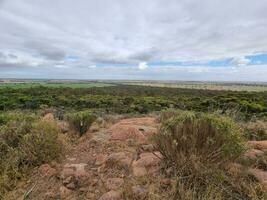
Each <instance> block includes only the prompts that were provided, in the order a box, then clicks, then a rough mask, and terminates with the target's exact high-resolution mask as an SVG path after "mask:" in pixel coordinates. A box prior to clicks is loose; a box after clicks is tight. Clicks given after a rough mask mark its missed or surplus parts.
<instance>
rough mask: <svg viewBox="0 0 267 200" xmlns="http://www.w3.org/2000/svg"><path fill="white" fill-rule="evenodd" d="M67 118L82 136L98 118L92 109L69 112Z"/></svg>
mask: <svg viewBox="0 0 267 200" xmlns="http://www.w3.org/2000/svg"><path fill="white" fill-rule="evenodd" d="M65 118H66V120H67V121H68V122H69V124H70V127H71V128H72V129H73V130H75V131H77V132H79V134H80V136H82V135H83V134H84V133H86V131H87V130H88V129H89V128H90V126H91V124H92V123H93V122H94V121H95V120H96V115H95V114H93V113H92V112H90V111H80V112H74V113H70V114H67V115H66V116H65Z"/></svg>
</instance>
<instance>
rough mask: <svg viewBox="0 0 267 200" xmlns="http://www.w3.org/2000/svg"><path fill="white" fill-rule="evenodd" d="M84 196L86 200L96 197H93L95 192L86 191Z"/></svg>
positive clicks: (92, 199) (93, 199)
mask: <svg viewBox="0 0 267 200" xmlns="http://www.w3.org/2000/svg"><path fill="white" fill-rule="evenodd" d="M86 198H87V199H88V200H95V199H96V198H95V194H94V193H92V192H87V193H86Z"/></svg>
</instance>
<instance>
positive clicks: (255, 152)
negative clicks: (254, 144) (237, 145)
mask: <svg viewBox="0 0 267 200" xmlns="http://www.w3.org/2000/svg"><path fill="white" fill-rule="evenodd" d="M263 155H264V152H263V151H261V150H258V149H250V150H249V151H247V152H246V153H245V154H244V156H243V157H244V158H248V159H256V158H257V157H259V156H263Z"/></svg>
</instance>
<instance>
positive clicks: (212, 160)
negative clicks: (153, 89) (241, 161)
mask: <svg viewBox="0 0 267 200" xmlns="http://www.w3.org/2000/svg"><path fill="white" fill-rule="evenodd" d="M171 115H172V116H171ZM165 116H166V113H165ZM240 130H241V129H240V127H239V126H238V125H237V124H236V123H235V122H234V121H233V120H232V119H231V118H228V117H224V116H220V115H216V114H204V113H195V112H181V111H180V112H177V113H174V112H172V113H170V114H169V116H168V119H166V120H163V124H162V127H161V130H160V133H159V134H158V135H155V136H154V141H155V146H156V148H157V149H158V150H159V151H160V152H161V154H162V155H163V157H164V159H165V161H166V162H165V163H166V165H167V166H166V167H167V168H170V167H171V168H173V169H174V170H173V174H172V176H175V177H176V181H177V182H176V185H177V187H176V188H174V199H188V200H189V199H190V200H191V199H261V198H263V197H262V195H263V190H256V188H257V185H258V184H257V183H254V182H253V181H251V180H250V179H249V177H248V176H247V175H242V174H241V173H240V174H231V173H230V172H229V170H227V168H228V167H229V166H230V165H231V163H232V162H233V161H235V160H236V158H238V157H239V156H240V155H241V153H242V152H244V151H245V150H246V146H245V143H244V138H243V133H242V132H241V131H240Z"/></svg>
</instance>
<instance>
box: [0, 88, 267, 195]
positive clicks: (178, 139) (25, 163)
mask: <svg viewBox="0 0 267 200" xmlns="http://www.w3.org/2000/svg"><path fill="white" fill-rule="evenodd" d="M68 84H70V85H69V86H68ZM80 84H82V85H80ZM93 84H94V83H88V84H87V83H75V84H74V83H66V84H65V83H64V84H62V83H60V84H56V85H53V84H50V83H45V84H43V83H27V84H26V83H25V85H19V86H18V85H12V86H10V87H6V86H3V85H2V84H0V157H1V160H0V199H1V194H4V193H5V192H6V191H9V190H12V188H13V187H14V186H15V185H16V182H17V181H18V180H21V179H23V178H24V177H25V176H26V175H27V173H28V172H29V170H30V169H32V168H33V167H36V166H40V165H41V164H43V163H49V162H51V161H53V160H57V159H59V158H60V155H61V152H62V148H63V144H62V142H64V141H62V138H61V137H62V136H63V133H62V134H61V133H59V132H60V131H59V130H58V129H59V128H60V129H61V131H62V130H63V129H66V130H67V131H66V130H64V131H62V132H64V133H65V136H66V135H68V134H67V132H69V131H68V130H69V126H68V125H70V128H71V129H72V130H74V131H75V132H77V133H79V135H80V136H82V135H83V134H84V133H86V132H87V130H88V129H89V127H90V126H91V124H92V123H93V122H94V121H95V120H96V119H97V117H99V116H101V117H102V119H103V120H105V121H108V118H107V117H108V116H111V115H112V114H133V115H135V114H146V113H151V112H156V113H161V116H160V118H159V120H160V122H161V123H162V127H161V130H160V134H158V135H156V136H155V137H154V142H155V144H156V147H157V148H158V150H159V151H160V152H161V153H162V155H163V156H164V159H165V161H166V162H165V163H166V168H168V169H169V168H171V169H173V170H172V174H171V175H170V176H171V177H174V180H175V181H176V186H175V188H172V189H173V190H174V199H185V200H186V199H188V200H189V199H190V200H191V199H219V200H221V199H263V198H262V194H263V192H262V188H261V187H260V186H259V185H258V183H256V182H255V181H252V180H251V179H250V178H249V177H248V176H247V175H244V174H240V173H238V174H232V173H230V172H229V171H227V170H226V169H227V167H228V166H229V165H230V163H231V162H234V161H236V160H238V159H237V158H238V157H239V156H240V155H241V154H242V153H243V152H244V151H245V150H246V148H247V147H246V146H245V145H244V139H245V140H246V139H253V140H262V139H266V138H267V134H266V131H267V126H266V119H267V92H247V91H239V92H233V91H216V90H199V89H182V88H164V87H149V86H137V85H120V84H118V85H115V84H113V85H109V84H108V85H106V84H104V85H101V84H102V83H96V84H97V85H95V86H99V87H92V86H93ZM99 84H100V85H99ZM63 85H64V87H61V86H63ZM106 86H107V87H106ZM47 113H53V116H54V117H55V118H56V119H55V120H51V122H48V121H44V120H41V119H40V116H43V115H45V114H47ZM57 120H65V121H57ZM54 121H57V122H58V124H55V123H56V122H54ZM66 121H67V122H66ZM65 125H66V127H65ZM240 126H241V128H240ZM69 133H70V134H71V132H69ZM72 136H74V135H72ZM72 139H73V140H75V139H76V137H72ZM266 163H267V161H266V159H265V160H264V159H261V160H258V161H257V165H259V166H261V168H262V169H266V166H267V164H266Z"/></svg>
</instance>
